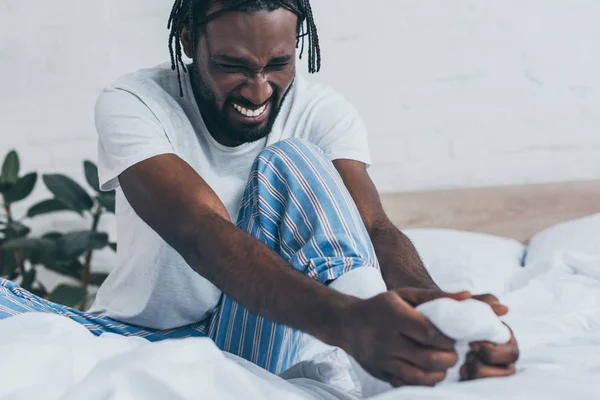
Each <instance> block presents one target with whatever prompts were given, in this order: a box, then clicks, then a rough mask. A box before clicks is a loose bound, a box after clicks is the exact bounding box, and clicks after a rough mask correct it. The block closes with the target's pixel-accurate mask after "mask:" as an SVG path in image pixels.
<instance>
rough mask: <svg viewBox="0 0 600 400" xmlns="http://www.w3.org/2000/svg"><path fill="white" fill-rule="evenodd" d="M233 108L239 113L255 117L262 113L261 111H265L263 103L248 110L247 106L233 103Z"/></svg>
mask: <svg viewBox="0 0 600 400" xmlns="http://www.w3.org/2000/svg"><path fill="white" fill-rule="evenodd" d="M233 108H235V109H236V110H237V111H238V112H239V113H240V114H242V115H244V116H246V117H250V118H256V117H260V116H261V115H262V113H264V112H265V110H266V108H267V105H266V104H265V105H264V106H262V107H260V108H258V109H256V110H248V109H247V108H244V107H242V106H240V105H238V104H235V103H233Z"/></svg>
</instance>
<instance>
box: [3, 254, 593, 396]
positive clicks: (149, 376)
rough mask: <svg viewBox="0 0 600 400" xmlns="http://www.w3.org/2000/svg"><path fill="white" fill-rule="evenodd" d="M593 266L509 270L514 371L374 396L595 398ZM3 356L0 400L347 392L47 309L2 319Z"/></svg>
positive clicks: (565, 263)
mask: <svg viewBox="0 0 600 400" xmlns="http://www.w3.org/2000/svg"><path fill="white" fill-rule="evenodd" d="M598 271H600V258H594V257H586V256H585V255H579V254H563V255H561V256H560V257H557V258H556V259H554V260H553V261H552V262H548V263H545V264H539V265H536V266H529V267H528V268H527V269H525V270H523V272H520V273H518V274H517V275H515V277H514V278H513V280H512V282H511V287H512V288H513V290H512V291H511V292H510V293H509V294H508V295H506V296H505V297H504V298H503V299H502V300H503V302H504V303H505V304H507V305H508V306H509V307H511V312H510V313H509V315H508V316H507V317H506V318H505V321H506V322H507V323H508V324H509V325H510V326H511V327H512V328H513V330H514V332H515V336H516V337H517V340H518V341H519V343H520V347H521V360H520V361H519V363H518V373H517V375H516V376H514V377H511V378H502V379H488V380H481V381H476V382H469V383H451V384H446V385H443V386H439V387H437V388H433V389H430V388H401V389H396V390H392V391H389V392H387V393H383V394H380V395H378V396H375V397H374V398H375V399H378V400H384V399H450V400H453V399H457V400H458V399H461V400H462V399H481V398H483V397H484V396H485V397H489V398H491V399H551V400H553V399H561V400H571V399H573V400H575V399H577V400H579V399H590V400H591V399H595V400H597V399H600V383H599V382H600V280H599V279H598V276H597V273H598ZM0 354H2V362H1V363H0V398H2V399H4V398H7V399H11V400H13V399H39V398H43V399H46V400H55V399H61V400H62V399H89V400H96V399H97V400H100V399H102V400H105V399H114V400H117V399H119V400H120V399H144V400H154V399H156V400H159V399H160V400H163V399H166V398H168V399H197V398H211V399H213V398H214V399H238V398H243V399H282V398H286V399H353V398H354V397H353V396H352V394H348V393H346V394H345V393H342V392H341V391H339V390H337V389H336V388H334V387H330V386H327V385H324V384H322V383H318V382H314V381H311V380H309V379H302V378H296V379H291V380H290V381H285V380H283V379H281V378H279V377H276V376H273V375H271V374H268V373H266V372H265V371H262V370H260V369H259V368H257V367H255V366H254V365H252V364H250V363H247V362H245V361H242V360H239V359H237V358H235V357H232V356H230V355H226V354H223V353H221V352H220V351H218V350H217V349H216V348H215V346H214V345H213V344H212V342H210V341H209V340H207V339H185V340H178V341H167V342H162V343H155V344H150V343H148V342H146V341H145V340H143V339H135V338H122V337H116V336H112V335H104V336H103V337H100V338H97V337H94V336H92V335H91V334H89V332H87V330H86V329H85V328H83V327H81V326H79V325H77V324H76V323H74V322H71V321H70V320H68V319H64V318H61V317H57V316H52V315H42V314H28V315H22V316H18V317H13V318H9V319H7V320H4V321H0ZM355 372H356V371H355ZM358 375H360V374H358ZM373 382H374V381H373V380H372V379H371V380H369V379H365V378H364V377H363V380H362V381H361V382H360V383H361V385H362V387H363V390H365V389H367V391H368V389H369V385H370V384H373ZM375 383H376V382H375ZM375 386H376V385H375Z"/></svg>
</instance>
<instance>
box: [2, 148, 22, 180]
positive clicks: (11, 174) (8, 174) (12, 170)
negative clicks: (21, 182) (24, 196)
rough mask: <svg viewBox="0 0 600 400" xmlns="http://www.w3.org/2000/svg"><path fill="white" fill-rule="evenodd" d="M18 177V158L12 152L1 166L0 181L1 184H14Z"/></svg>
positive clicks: (14, 152)
mask: <svg viewBox="0 0 600 400" xmlns="http://www.w3.org/2000/svg"><path fill="white" fill-rule="evenodd" d="M18 177H19V156H18V155H17V152H16V151H14V150H12V151H10V152H9V153H8V154H7V155H6V158H5V159H4V163H3V164H2V175H1V176H0V181H1V182H3V183H15V182H16V181H17V179H18Z"/></svg>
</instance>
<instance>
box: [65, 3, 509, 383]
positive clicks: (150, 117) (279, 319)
mask: <svg viewBox="0 0 600 400" xmlns="http://www.w3.org/2000/svg"><path fill="white" fill-rule="evenodd" d="M169 22H170V24H171V27H172V30H171V36H170V50H171V59H172V63H171V65H170V67H171V68H168V67H169V66H167V67H164V66H159V67H156V68H151V69H147V70H141V71H138V72H136V73H134V74H130V75H127V76H124V77H122V78H121V79H119V80H118V81H117V82H116V83H114V84H113V85H111V86H110V87H108V88H107V89H106V90H105V91H104V92H103V93H102V95H101V96H100V98H99V100H98V104H97V108H96V125H97V130H98V135H99V175H100V183H101V187H102V189H104V190H112V189H116V191H117V225H118V235H119V252H118V255H117V258H118V259H117V265H118V267H117V268H116V269H115V271H114V272H113V273H112V274H111V275H110V276H109V278H108V279H107V281H106V282H105V284H104V285H103V286H102V287H101V288H100V290H99V292H98V296H97V300H96V302H95V304H94V305H93V306H92V309H91V310H90V313H79V314H77V313H76V312H74V311H72V310H70V311H69V312H71V313H73V315H72V318H73V319H76V320H79V321H82V322H85V323H87V324H88V326H89V325H90V324H92V325H93V327H92V328H91V329H92V330H93V331H94V332H96V333H100V332H106V331H111V332H117V333H122V334H127V335H141V336H144V337H147V338H148V339H150V340H161V339H165V338H176V337H186V336H209V337H210V338H212V339H213V340H214V341H215V343H216V344H217V345H218V346H219V347H220V348H221V349H223V350H224V351H228V352H231V353H234V354H237V355H240V356H242V357H244V358H246V359H248V360H250V361H252V362H254V363H256V364H258V365H260V366H261V367H264V368H266V369H268V370H270V371H271V372H274V373H280V372H282V371H284V370H285V369H287V368H289V367H290V366H291V365H292V364H293V363H294V362H296V361H298V360H297V355H298V350H299V348H298V347H299V345H298V343H299V341H300V338H301V335H302V333H301V332H303V333H307V334H310V335H312V336H314V337H316V338H318V339H320V340H322V341H323V342H325V343H327V344H330V345H333V346H339V347H341V348H342V349H344V350H345V351H347V352H348V353H349V354H350V355H352V356H353V357H354V358H355V359H356V360H357V361H358V362H359V363H360V364H361V365H362V366H363V367H364V368H365V369H366V370H367V371H369V372H370V373H371V374H373V375H374V376H376V377H378V378H380V379H383V380H386V381H388V382H390V383H392V384H393V385H395V386H401V385H434V384H435V383H437V382H439V381H441V380H442V379H443V378H444V376H445V374H446V371H447V369H448V368H450V367H451V366H453V365H454V364H455V363H456V362H457V356H456V354H455V353H454V351H453V342H452V341H451V340H450V339H448V338H447V337H445V336H444V335H443V334H441V332H439V331H438V330H437V329H436V328H435V327H434V326H433V325H432V324H431V323H430V322H429V321H428V320H427V319H426V318H424V317H423V316H422V315H421V314H419V313H418V312H416V311H415V309H414V306H416V305H418V304H420V303H422V302H425V301H428V300H432V299H435V298H438V297H443V296H449V297H454V298H457V299H462V298H467V297H469V296H470V294H468V293H459V294H448V293H443V292H442V291H441V290H440V289H439V288H438V287H437V286H436V284H435V283H434V282H433V280H432V279H431V277H430V276H429V275H428V274H427V272H426V270H425V268H424V267H423V264H422V262H421V260H420V259H419V257H418V255H417V252H416V251H415V249H414V247H413V246H412V244H411V243H410V241H409V240H408V239H407V238H406V237H405V236H404V235H403V234H402V233H401V232H400V231H399V230H398V229H396V228H395V227H394V226H393V225H392V223H391V222H390V221H389V219H388V218H387V217H386V215H385V213H384V212H383V210H382V207H381V204H380V202H379V198H378V194H377V191H376V189H375V187H374V185H373V183H372V182H371V180H370V178H369V175H368V174H367V171H366V165H368V164H369V163H370V159H369V154H368V150H367V139H366V129H365V127H364V125H363V124H362V122H361V120H360V118H359V116H358V115H357V113H356V111H355V110H354V109H353V108H352V106H351V105H350V104H348V103H347V102H346V101H345V100H344V99H343V98H342V97H341V96H339V95H338V94H336V93H335V92H333V91H332V90H331V89H329V88H326V87H323V86H319V85H315V84H311V83H309V82H307V81H305V80H304V79H303V78H302V77H301V76H299V75H297V74H296V68H295V59H296V49H297V45H298V44H299V41H300V40H301V41H302V47H304V40H305V39H307V40H308V46H307V51H308V54H309V60H308V61H309V70H310V72H316V71H318V69H319V67H320V48H319V42H318V36H317V30H316V27H315V24H314V20H313V16H312V10H311V7H310V4H309V2H308V0H245V1H235V0H218V1H215V0H213V1H211V0H194V1H193V0H178V1H176V2H175V4H174V6H173V10H172V14H171V17H170V21H169ZM182 52H183V53H185V55H186V56H188V57H189V58H191V59H192V63H191V64H190V65H186V64H185V63H184V62H183V61H182ZM380 271H381V272H380ZM382 276H383V280H382V278H381V277H382ZM383 281H385V285H384V283H383ZM357 282H359V283H361V284H362V285H363V286H365V287H366V286H369V285H371V287H373V288H375V289H373V294H377V293H380V292H384V293H381V294H377V295H376V296H374V297H369V296H362V297H369V298H368V299H360V298H359V297H357V296H358V294H357V292H359V291H360V290H358V289H356V283H357ZM378 284H381V285H382V286H383V285H384V287H383V289H382V290H379V289H377V285H378ZM353 288H354V289H353ZM387 289H390V290H389V291H387ZM368 291H369V289H367V292H368ZM480 299H481V300H483V301H487V302H489V303H490V304H491V305H492V306H493V307H494V309H495V310H496V311H497V313H498V314H502V313H505V312H506V310H505V308H504V307H503V306H501V305H500V304H498V303H497V302H496V301H495V299H494V298H492V297H491V296H483V297H480ZM517 354H518V351H517V347H516V343H515V341H514V338H513V340H512V341H511V342H510V343H509V344H507V345H501V346H500V345H498V346H495V345H491V344H489V343H478V344H474V345H473V351H472V352H471V354H470V355H469V356H468V362H467V364H465V366H464V367H463V368H462V370H461V375H462V377H463V378H464V379H474V378H481V377H491V376H507V375H510V374H512V373H513V372H514V362H515V361H516V358H517Z"/></svg>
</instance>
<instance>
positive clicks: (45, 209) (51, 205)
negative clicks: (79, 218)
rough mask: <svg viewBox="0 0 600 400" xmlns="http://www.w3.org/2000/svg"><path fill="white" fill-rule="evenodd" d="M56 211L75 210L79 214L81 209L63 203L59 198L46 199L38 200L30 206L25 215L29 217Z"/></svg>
mask: <svg viewBox="0 0 600 400" xmlns="http://www.w3.org/2000/svg"><path fill="white" fill-rule="evenodd" d="M57 211H75V212H76V213H79V214H81V211H80V210H78V209H76V208H75V207H73V206H71V205H69V204H66V203H64V202H63V201H61V200H59V199H48V200H43V201H40V202H39V203H37V204H35V205H34V206H32V207H31V208H30V209H29V210H28V211H27V216H28V217H29V218H33V217H37V216H38V215H43V214H48V213H53V212H57Z"/></svg>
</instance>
